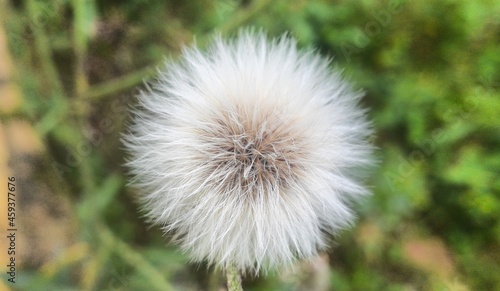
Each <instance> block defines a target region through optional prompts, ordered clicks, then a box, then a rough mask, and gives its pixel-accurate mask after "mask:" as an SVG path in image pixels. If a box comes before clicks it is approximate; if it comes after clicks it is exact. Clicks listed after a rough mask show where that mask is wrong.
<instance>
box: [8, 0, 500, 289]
mask: <svg viewBox="0 0 500 291" xmlns="http://www.w3.org/2000/svg"><path fill="white" fill-rule="evenodd" d="M0 5H1V6H0V7H1V8H2V9H1V10H2V11H3V12H2V13H3V14H2V19H5V21H4V22H3V26H4V28H5V29H6V30H7V35H8V40H9V49H10V52H11V56H12V58H13V60H14V63H15V70H16V74H17V76H19V78H18V80H16V82H17V83H18V84H19V85H20V86H21V89H22V92H23V100H24V102H23V104H22V106H21V107H19V108H18V109H16V110H17V111H15V112H12V113H9V114H10V115H9V114H7V113H6V114H4V115H2V116H1V118H2V121H4V120H11V119H16V118H18V119H23V120H27V121H28V122H29V123H30V124H32V126H33V127H34V128H35V129H36V130H37V132H38V134H39V135H40V136H41V137H42V139H43V140H44V142H45V145H46V147H45V148H46V151H45V153H44V157H43V160H44V161H45V163H44V164H41V165H38V166H37V170H38V171H40V173H45V175H43V174H42V175H40V177H39V178H38V179H41V180H43V181H45V182H46V183H47V184H49V185H52V186H51V188H52V190H53V192H54V195H59V196H65V197H66V198H68V199H70V201H71V202H72V206H73V211H74V217H75V219H76V220H77V221H78V223H77V224H78V227H77V229H76V230H75V233H76V235H77V237H78V240H79V241H83V242H85V244H86V245H87V246H88V248H89V249H90V250H91V252H90V254H86V255H84V256H83V257H81V259H78V260H77V261H75V262H73V263H71V264H66V265H64V266H63V265H61V267H60V268H56V269H55V273H54V274H50V275H48V273H47V272H44V270H46V269H43V268H40V267H39V266H31V265H30V264H29V263H27V264H26V266H25V267H24V268H25V269H23V270H21V271H20V274H22V275H20V278H19V280H20V281H22V283H20V286H24V287H26V288H32V287H33V286H42V287H43V288H46V290H66V289H74V288H76V287H75V286H77V287H78V288H81V289H84V290H101V289H110V290H111V289H120V290H145V289H151V288H156V289H164V290H165V289H169V288H170V289H182V290H190V289H192V290H195V289H198V288H200V286H203V288H211V289H213V290H215V289H217V286H222V284H223V283H222V280H221V278H220V274H219V273H214V274H215V275H211V274H212V270H207V268H206V267H205V266H191V265H190V264H188V263H187V262H186V261H185V257H184V256H183V255H182V254H180V253H179V252H177V251H175V249H173V248H171V247H164V245H165V244H166V243H167V241H168V238H166V239H165V238H162V237H161V231H160V230H158V229H157V228H153V229H149V230H148V227H147V225H146V224H145V222H144V221H143V220H142V218H141V217H139V215H138V214H137V211H136V208H137V204H136V203H135V200H134V193H133V190H131V189H128V188H126V187H125V181H126V179H127V177H126V175H125V174H124V169H123V168H122V166H121V165H122V164H123V162H124V159H125V155H124V153H123V152H122V150H121V149H120V141H119V133H120V132H121V131H123V128H124V123H125V122H126V106H128V105H130V104H133V103H134V99H133V95H134V94H135V93H136V92H137V90H135V89H133V88H134V87H135V86H140V85H141V81H142V79H143V78H145V77H147V76H150V75H151V74H152V72H154V71H153V70H152V68H155V67H156V66H157V65H158V64H160V63H161V61H162V60H163V57H164V56H165V55H166V56H172V57H175V56H176V55H177V54H178V53H179V52H180V49H181V47H182V45H187V44H189V43H192V41H193V37H194V36H195V37H196V42H197V43H198V44H201V45H203V44H205V43H206V42H207V40H208V39H209V38H210V36H211V34H212V33H213V32H214V31H220V32H222V33H225V34H229V35H230V34H232V33H234V32H235V31H236V30H237V29H238V28H239V27H243V26H247V25H252V26H256V27H262V28H265V29H266V30H267V31H268V32H269V33H270V34H271V35H275V36H276V35H280V34H282V33H284V32H286V31H289V32H290V33H291V34H292V35H294V36H296V37H297V39H298V40H299V45H300V46H303V47H305V46H313V47H316V48H317V49H318V50H319V51H320V52H321V53H323V54H326V55H329V56H332V57H333V58H334V59H333V62H334V63H333V65H334V66H336V67H339V68H342V69H343V70H344V74H345V75H346V76H347V77H348V78H349V79H350V80H352V81H353V84H354V86H355V87H356V88H363V90H364V91H365V92H366V97H365V99H364V100H363V101H362V102H363V105H364V106H366V107H368V108H370V113H369V115H370V117H371V118H372V119H373V120H374V124H373V126H374V128H375V130H376V136H375V137H374V142H375V144H376V145H377V146H378V148H379V150H378V152H377V155H378V157H379V161H380V165H379V168H378V169H377V170H376V171H375V173H374V174H373V178H372V179H371V180H370V181H369V183H370V184H372V185H373V191H374V195H373V196H372V197H369V198H367V199H366V201H365V202H364V203H363V204H362V205H359V209H360V216H361V217H360V221H359V224H358V227H356V228H355V229H354V230H349V231H345V232H344V233H343V234H342V235H341V236H339V237H338V238H336V241H337V244H336V245H335V246H334V247H333V248H332V250H331V252H330V261H331V262H330V265H331V270H329V274H330V283H331V288H333V289H335V290H381V289H384V290H386V289H387V290H403V289H404V290H408V289H425V290H429V289H431V290H444V289H454V288H455V289H459V288H462V287H465V286H467V287H468V288H469V289H470V290H497V289H500V277H499V276H498V274H500V255H499V254H500V177H499V176H500V175H499V174H500V151H499V149H500V90H499V84H500V83H499V82H500V47H499V45H498V39H499V36H500V23H499V21H498V15H500V2H498V1H493V0H491V1H489V0H483V1H465V0H461V1H451V0H450V1H439V2H438V1H431V2H428V1H403V0H389V1H375V0H365V1H351V0H347V1H326V0H312V1H301V0H297V1H286V0H277V1H258V0H253V1H243V0H218V1H215V0H211V1H177V0H169V1H154V0H150V1H145V0H133V1H77V0H75V1H69V0H59V1H49V2H42V1H35V0H30V1H22V2H19V1H11V2H7V3H4V4H0ZM84 146H88V148H89V150H83V149H82V148H83V147H84ZM68 156H69V157H73V158H75V159H76V160H77V162H75V163H69V162H68ZM54 165H59V166H56V167H54ZM54 173H55V174H54ZM368 230H369V231H368ZM429 238H433V239H438V240H439V241H443V242H444V245H445V246H446V256H445V258H447V260H449V261H450V262H452V264H453V267H452V271H450V272H447V273H443V274H444V275H442V274H436V272H434V271H429V267H428V266H426V265H425V264H423V263H419V262H418V260H416V259H414V257H413V256H412V253H411V252H412V249H411V248H407V245H408V244H407V243H408V242H413V241H419V240H421V239H424V240H425V239H429ZM413 251H414V250H413ZM73 255H74V254H73V253H67V252H66V251H61V254H60V256H61V257H63V258H64V256H70V257H71V256H73ZM423 256H425V252H424V254H423ZM56 261H57V259H56ZM50 263H51V262H48V264H49V265H50ZM440 263H442V262H440V261H437V262H436V264H437V265H439V264H440ZM56 265H57V264H56ZM431 269H432V268H431ZM91 270H94V272H91ZM438 273H439V272H438ZM207 286H209V287H207ZM214 286H215V287H214ZM245 286H246V287H248V288H249V290H271V289H272V290H294V289H296V288H298V287H297V286H298V285H297V284H294V283H293V282H292V283H291V282H288V281H286V280H284V279H281V278H280V277H279V276H277V275H272V276H269V277H267V278H266V277H260V278H257V279H255V278H246V279H245V281H244V287H245ZM24 287H23V288H24Z"/></svg>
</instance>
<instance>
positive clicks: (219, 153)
mask: <svg viewBox="0 0 500 291" xmlns="http://www.w3.org/2000/svg"><path fill="white" fill-rule="evenodd" d="M329 64H330V61H329V60H328V59H325V58H322V57H321V56H319V55H318V54H316V53H315V52H314V51H312V50H310V49H309V50H299V49H297V45H296V42H295V41H294V40H293V39H292V38H290V37H288V36H286V35H285V36H282V37H281V38H278V39H274V40H269V39H268V38H267V37H266V35H265V34H264V33H262V32H253V31H242V32H240V34H239V35H238V36H237V37H236V38H235V39H232V40H223V39H222V38H221V37H216V38H215V40H214V42H213V43H212V45H211V46H209V48H208V49H207V50H205V51H202V50H199V49H197V48H189V49H185V50H184V51H183V53H182V55H181V57H180V60H179V61H177V62H167V64H166V67H165V69H162V70H160V72H159V76H158V77H157V80H156V81H155V82H153V83H152V85H151V88H149V89H148V90H146V91H143V92H141V94H140V96H139V106H138V107H137V108H136V109H135V111H134V118H133V121H132V124H131V126H130V127H129V131H128V132H127V133H126V134H125V135H124V144H125V147H126V149H127V150H128V152H129V153H130V158H129V160H128V162H127V165H128V167H129V168H130V169H131V172H132V174H133V175H134V178H133V180H132V184H133V185H134V186H135V187H136V188H137V189H138V190H139V192H140V194H141V195H140V197H141V201H142V203H143V209H144V211H145V212H146V213H147V216H148V217H149V218H150V220H151V221H152V222H153V223H156V224H160V225H161V226H162V227H163V230H164V231H165V232H166V233H171V234H172V235H173V237H174V241H175V242H176V243H177V244H178V245H179V246H180V247H181V248H182V249H183V250H185V251H186V252H187V253H188V254H189V256H190V257H191V258H192V259H193V260H194V261H197V262H200V261H207V262H208V263H209V264H215V265H218V266H221V267H224V266H226V265H227V264H233V265H234V266H236V267H237V268H238V269H239V270H240V271H242V272H258V271H259V270H260V269H261V268H263V267H264V268H267V267H277V266H281V265H287V264H289V263H291V262H293V261H294V260H295V259H298V258H307V257H311V256H314V255H315V254H316V253H317V252H318V251H319V250H322V249H324V248H325V247H326V246H327V245H326V242H327V239H328V237H329V235H331V234H335V233H336V232H337V231H338V230H339V229H341V228H344V227H347V226H349V224H350V223H352V221H353V213H352V211H351V209H350V206H349V204H350V202H352V201H354V200H356V199H357V198H359V197H361V196H362V195H363V194H366V193H368V191H367V190H366V189H365V188H364V187H363V186H362V184H361V183H360V181H359V180H360V177H361V175H360V173H361V172H363V171H362V170H363V169H364V168H365V167H367V166H369V165H370V164H372V157H371V151H372V148H371V146H370V144H369V143H368V141H367V138H368V136H369V135H370V134H371V130H370V125H369V123H368V122H367V121H366V118H365V111H364V110H363V109H360V108H359V107H358V105H357V104H358V101H359V99H360V98H361V94H360V93H354V92H352V91H351V89H350V87H349V85H348V83H346V82H345V81H344V80H343V79H342V77H341V76H340V75H339V73H338V72H332V71H331V70H330V69H329Z"/></svg>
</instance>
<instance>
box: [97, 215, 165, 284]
mask: <svg viewBox="0 0 500 291" xmlns="http://www.w3.org/2000/svg"><path fill="white" fill-rule="evenodd" d="M97 230H98V233H99V234H100V236H99V237H100V239H101V241H102V243H103V244H104V245H105V246H107V247H108V248H110V249H112V250H113V252H115V253H116V254H117V255H119V256H120V257H121V258H122V259H123V261H124V262H126V263H128V264H129V265H130V266H133V267H135V268H136V270H137V272H138V273H140V274H141V275H142V276H144V278H146V279H147V280H149V282H150V283H151V285H152V286H153V287H154V289H156V290H163V291H169V290H174V288H173V287H172V286H171V285H170V284H169V283H168V281H167V279H166V278H165V276H164V275H163V274H162V273H160V272H159V271H158V270H157V269H156V268H155V267H154V266H152V265H151V264H150V263H149V261H148V260H146V259H145V258H144V257H143V256H142V255H141V254H140V253H138V252H136V251H135V250H134V249H132V248H131V247H129V246H128V245H127V244H126V243H125V242H123V241H122V240H120V239H119V238H117V237H116V236H115V235H114V234H113V233H112V232H111V231H110V230H109V229H108V228H107V227H106V226H105V225H104V224H98V225H97Z"/></svg>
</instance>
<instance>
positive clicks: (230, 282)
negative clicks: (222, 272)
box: [226, 264, 243, 291]
mask: <svg viewBox="0 0 500 291" xmlns="http://www.w3.org/2000/svg"><path fill="white" fill-rule="evenodd" d="M226 277H227V289H228V291H243V288H242V287H241V276H240V273H239V272H238V269H236V267H235V266H234V265H233V264H229V265H228V266H227V267H226Z"/></svg>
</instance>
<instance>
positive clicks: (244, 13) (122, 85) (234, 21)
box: [81, 0, 272, 100]
mask: <svg viewBox="0 0 500 291" xmlns="http://www.w3.org/2000/svg"><path fill="white" fill-rule="evenodd" d="M271 2H272V1H269V0H256V1H252V4H251V5H250V6H249V7H247V8H245V9H242V10H240V11H238V12H236V13H234V15H233V16H232V17H231V18H230V19H229V20H228V21H227V22H226V23H225V24H224V25H222V27H221V28H220V29H219V30H220V31H221V32H222V33H229V32H231V31H232V30H234V29H235V28H238V27H241V26H242V25H244V24H245V23H246V22H248V21H249V20H250V19H252V17H253V16H255V15H256V14H258V13H259V12H260V11H262V10H263V9H264V8H265V7H266V6H267V5H268V4H270V3H271ZM210 37H211V36H210ZM209 39H210V38H203V39H202V40H201V41H200V42H199V44H200V45H201V46H204V45H205V44H206V43H207V42H208V40H209ZM157 66H158V65H155V66H150V67H146V68H143V69H140V70H137V71H135V72H132V73H129V74H127V75H124V76H122V77H118V78H116V79H113V80H110V81H105V82H103V83H102V84H98V85H95V86H93V87H90V88H88V90H87V92H82V93H81V97H82V98H83V99H85V98H88V99H90V100H100V99H102V98H103V97H106V96H108V95H112V94H114V93H117V92H119V91H122V90H126V89H129V88H132V87H134V86H136V85H138V84H139V83H141V82H142V81H143V80H144V79H145V78H148V77H150V76H152V75H153V73H154V72H155V67H157Z"/></svg>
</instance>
